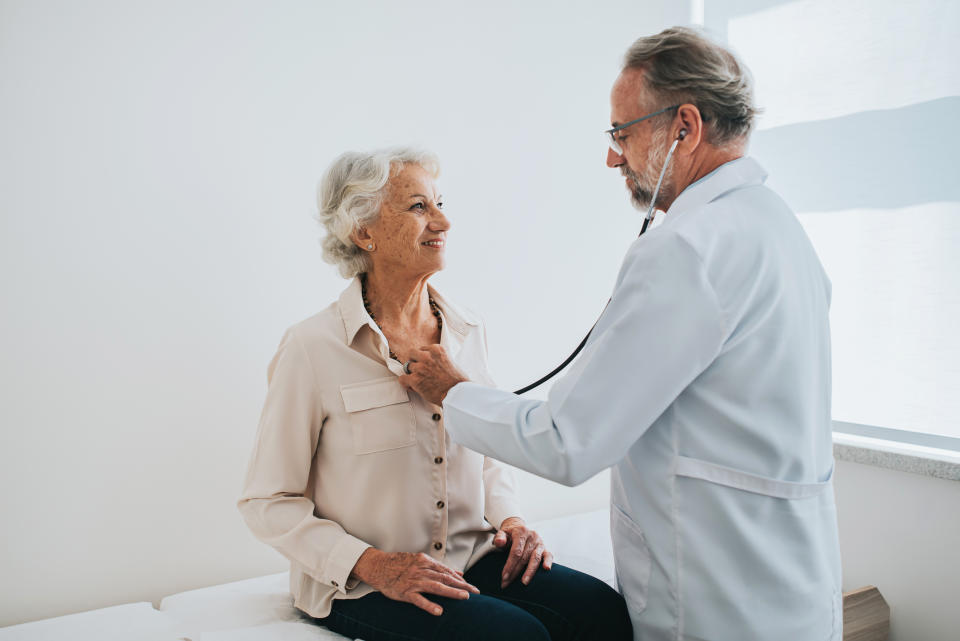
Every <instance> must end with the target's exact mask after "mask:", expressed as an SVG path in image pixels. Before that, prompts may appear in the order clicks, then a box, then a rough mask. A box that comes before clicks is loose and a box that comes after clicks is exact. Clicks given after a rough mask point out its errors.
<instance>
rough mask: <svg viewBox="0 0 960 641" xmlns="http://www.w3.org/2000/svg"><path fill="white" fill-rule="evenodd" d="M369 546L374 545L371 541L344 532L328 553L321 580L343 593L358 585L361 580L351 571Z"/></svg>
mask: <svg viewBox="0 0 960 641" xmlns="http://www.w3.org/2000/svg"><path fill="white" fill-rule="evenodd" d="M369 547H372V546H371V545H370V544H369V543H365V542H363V541H361V540H360V539H358V538H356V537H355V536H350V535H349V534H344V535H343V536H342V537H341V538H340V540H339V541H337V543H336V544H335V545H334V546H333V549H332V550H331V551H330V554H328V555H327V562H326V564H324V572H323V574H322V575H321V577H320V581H321V582H322V583H326V584H327V585H332V586H333V587H335V588H336V589H337V590H338V591H339V592H341V593H343V594H346V593H347V591H348V590H352V589H353V588H355V587H357V585H358V584H359V583H360V580H359V579H351V578H350V573H351V572H353V566H355V565H356V564H357V560H358V559H359V558H360V555H362V554H363V552H364V551H365V550H366V549H367V548H369Z"/></svg>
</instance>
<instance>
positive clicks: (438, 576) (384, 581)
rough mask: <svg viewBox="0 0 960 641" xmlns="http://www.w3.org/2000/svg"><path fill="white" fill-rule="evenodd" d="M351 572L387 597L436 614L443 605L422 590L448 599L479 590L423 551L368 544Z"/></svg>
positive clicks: (457, 572)
mask: <svg viewBox="0 0 960 641" xmlns="http://www.w3.org/2000/svg"><path fill="white" fill-rule="evenodd" d="M350 575H351V576H352V577H354V578H357V579H360V580H361V581H363V582H364V583H366V584H367V585H369V586H370V587H372V588H373V589H375V590H378V591H380V592H381V593H383V596H385V597H387V598H388V599H393V600H394V601H405V602H407V603H412V604H413V605H415V606H417V607H418V608H420V609H422V610H426V611H427V612H429V613H430V614H433V615H435V616H440V615H441V614H443V608H441V607H440V606H439V605H437V604H436V603H434V602H433V601H431V600H429V599H428V598H426V597H425V596H423V595H424V594H436V595H437V596H444V597H447V598H450V599H469V598H470V594H471V593H472V594H480V590H478V589H477V588H476V587H475V586H473V585H470V584H469V583H467V582H466V580H465V579H464V578H463V572H460V571H458V570H452V569H450V568H448V567H447V566H446V565H444V564H443V563H440V561H437V560H436V559H433V558H431V557H430V556H428V555H426V554H423V553H422V552H420V553H416V554H415V553H412V552H383V551H381V550H378V549H376V548H372V547H371V548H367V549H366V550H364V551H363V554H361V555H360V558H359V559H357V563H356V565H354V566H353V571H352V572H351V573H350Z"/></svg>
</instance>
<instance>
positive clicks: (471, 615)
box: [439, 596, 550, 641]
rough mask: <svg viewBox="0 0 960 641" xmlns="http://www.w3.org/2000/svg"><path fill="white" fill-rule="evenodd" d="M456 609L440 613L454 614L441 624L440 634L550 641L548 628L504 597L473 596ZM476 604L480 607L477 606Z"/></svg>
mask: <svg viewBox="0 0 960 641" xmlns="http://www.w3.org/2000/svg"><path fill="white" fill-rule="evenodd" d="M470 601H473V603H472V604H470V605H469V606H467V607H465V608H462V609H459V610H460V611H459V612H455V611H454V610H451V609H450V608H449V607H447V609H446V610H445V611H444V613H443V615H442V616H444V617H446V616H447V615H448V614H450V615H453V616H451V617H450V619H449V620H448V621H447V622H446V625H444V626H443V627H444V630H443V634H441V635H440V637H439V638H442V639H449V640H451V641H490V639H497V641H550V633H549V632H548V631H547V628H546V627H545V626H544V625H543V623H541V622H540V620H539V619H537V618H536V617H535V616H533V615H532V614H530V613H529V612H527V611H525V610H523V609H521V608H519V607H517V606H515V605H512V604H510V603H508V602H506V601H502V600H500V599H495V598H491V597H483V596H472V597H470V599H468V600H467V601H465V602H463V604H464V605H466V604H467V603H469V602H470ZM478 606H479V607H478Z"/></svg>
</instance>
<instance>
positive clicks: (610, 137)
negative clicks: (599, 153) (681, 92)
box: [603, 105, 680, 154]
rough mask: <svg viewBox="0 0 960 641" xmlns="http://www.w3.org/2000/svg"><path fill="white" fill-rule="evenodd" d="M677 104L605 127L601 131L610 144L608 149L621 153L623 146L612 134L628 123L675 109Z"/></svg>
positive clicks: (632, 123) (635, 122) (627, 125)
mask: <svg viewBox="0 0 960 641" xmlns="http://www.w3.org/2000/svg"><path fill="white" fill-rule="evenodd" d="M679 106H680V105H673V106H672V107H667V108H665V109H661V110H660V111H654V112H653V113H652V114H647V115H646V116H644V117H643V118H637V119H636V120H631V121H630V122H625V123H623V124H622V125H617V126H616V127H614V128H613V129H607V130H606V131H604V132H603V133H604V137H605V138H606V139H607V143H608V144H609V145H610V149H613V150H614V151H615V152H617V153H618V154H622V153H623V147H621V146H620V139H619V138H617V137H616V136H615V135H614V134H616V133H617V132H618V131H620V130H621V129H626V128H627V127H629V126H630V125H635V124H637V123H638V122H643V121H644V120H646V119H647V118H653V117H654V116H659V115H660V114H662V113H666V112H668V111H670V110H671V109H676V108H677V107H679Z"/></svg>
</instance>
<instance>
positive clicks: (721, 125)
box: [623, 27, 759, 147]
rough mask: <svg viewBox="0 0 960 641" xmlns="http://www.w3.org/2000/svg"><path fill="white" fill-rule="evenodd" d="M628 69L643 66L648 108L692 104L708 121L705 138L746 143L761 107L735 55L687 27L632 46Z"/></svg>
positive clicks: (721, 142) (626, 62)
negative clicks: (648, 94) (754, 98)
mask: <svg viewBox="0 0 960 641" xmlns="http://www.w3.org/2000/svg"><path fill="white" fill-rule="evenodd" d="M623 68H624V69H640V70H642V71H643V72H644V73H643V79H644V86H645V88H646V89H647V90H648V92H649V93H650V102H651V103H653V104H650V105H646V107H647V108H649V109H660V108H663V107H667V106H670V105H676V104H683V103H691V104H693V105H696V107H697V109H699V110H700V115H701V117H702V118H703V122H704V123H705V124H706V127H705V128H704V129H705V134H706V141H707V142H708V143H710V144H712V145H714V146H717V147H722V146H724V145H726V144H728V143H741V142H745V141H746V138H747V137H748V136H749V135H750V132H751V130H752V129H753V126H754V122H755V120H756V116H757V114H758V113H759V110H758V109H757V108H756V107H755V106H754V104H753V77H752V76H751V75H750V71H749V69H747V68H746V67H745V66H744V65H743V64H742V63H740V61H739V60H737V58H736V56H734V55H733V54H732V53H731V52H730V51H727V50H726V49H724V48H723V47H721V46H720V45H718V44H716V43H714V42H712V41H711V40H709V39H708V38H707V37H706V36H704V35H703V34H701V33H700V32H698V31H696V30H694V29H690V28H688V27H671V28H670V29H665V30H664V31H661V32H660V33H658V34H656V35H653V36H647V37H645V38H640V39H639V40H637V41H636V42H634V43H633V45H631V46H630V48H629V49H628V50H627V53H626V55H625V56H624V60H623Z"/></svg>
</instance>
